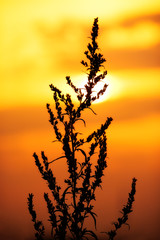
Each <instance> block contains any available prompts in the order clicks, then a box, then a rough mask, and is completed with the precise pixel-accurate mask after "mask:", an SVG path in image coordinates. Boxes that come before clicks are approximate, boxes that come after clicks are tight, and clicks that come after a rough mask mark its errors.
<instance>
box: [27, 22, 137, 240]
mask: <svg viewBox="0 0 160 240" xmlns="http://www.w3.org/2000/svg"><path fill="white" fill-rule="evenodd" d="M97 37H98V18H96V19H94V23H93V27H92V31H91V43H89V44H88V46H87V51H85V52H84V54H85V55H86V58H87V61H84V60H83V61H82V62H81V63H82V65H84V67H85V68H86V71H87V74H88V81H87V83H86V85H85V86H84V88H85V91H83V92H82V89H81V88H77V87H76V86H75V85H74V84H73V83H72V81H71V79H70V77H69V76H67V77H66V81H67V84H68V85H69V86H70V87H71V88H72V89H73V90H74V92H75V94H76V96H77V99H78V102H79V104H78V107H75V105H74V103H73V102H72V99H71V96H70V95H69V94H66V95H64V94H63V93H62V92H61V91H60V90H59V89H58V88H56V87H55V86H54V85H52V84H51V85H50V88H51V91H53V99H54V102H55V113H53V111H52V109H51V107H50V104H47V106H46V107H47V110H48V113H49V116H50V119H49V121H50V123H51V125H52V126H53V129H54V132H55V136H56V141H58V142H60V143H61V144H62V148H63V152H64V155H63V156H60V157H58V158H56V159H54V160H52V161H48V158H47V157H46V156H45V154H44V152H41V157H42V161H40V160H39V157H38V155H37V154H36V153H34V154H33V157H34V159H35V164H36V166H37V168H38V170H39V172H40V174H41V176H42V178H43V179H44V180H45V181H46V182H47V184H48V188H49V189H50V191H51V194H52V197H51V198H50V197H49V195H48V193H44V200H45V201H46V205H47V209H48V214H49V221H50V223H51V229H52V230H51V239H57V240H63V239H64V240H65V239H67V236H68V234H69V235H70V236H71V237H70V238H69V239H71V240H82V239H90V238H94V239H98V237H97V236H96V234H95V233H94V232H93V231H92V230H88V229H87V228H85V227H84V222H85V219H86V218H87V217H88V216H91V217H92V218H93V220H94V223H95V228H96V214H95V212H94V205H93V201H94V200H96V196H95V191H96V189H97V188H98V187H100V186H101V183H102V176H103V175H104V170H105V168H106V167H107V162H106V156H107V147H106V146H107V144H106V141H107V138H106V130H107V128H108V127H109V125H110V123H111V121H112V118H111V117H109V118H107V119H106V121H105V123H104V124H102V125H101V127H100V128H99V129H97V131H94V132H93V133H92V134H90V135H89V136H88V137H87V138H86V139H83V138H80V137H79V132H77V131H76V128H75V123H76V122H77V121H79V120H81V121H83V122H84V124H85V121H84V119H82V118H81V115H82V111H84V110H85V109H87V108H89V109H91V104H92V103H93V102H94V101H95V100H97V99H99V98H100V96H101V95H103V94H104V92H105V91H106V88H107V85H106V84H104V86H103V88H102V89H101V90H100V91H99V92H98V93H97V94H96V96H93V91H94V87H95V86H96V84H97V83H98V82H100V81H101V80H102V79H104V78H105V76H106V74H107V71H104V72H103V73H100V69H101V67H102V66H103V63H104V62H105V61H106V60H105V59H104V58H103V55H102V54H100V53H99V48H98V43H97ZM91 110H92V109H91ZM92 111H93V110H92ZM60 123H61V125H62V126H63V129H60V127H59V124H60ZM85 143H88V144H89V145H90V149H89V153H86V152H85V151H84V149H83V145H84V144H85ZM95 150H96V151H98V156H97V163H96V164H95V165H93V161H92V156H93V155H94V154H95ZM77 152H80V153H81V155H82V157H81V158H80V160H78V159H77ZM61 158H64V159H66V162H67V167H68V178H66V179H64V183H65V186H66V187H65V189H64V190H62V188H61V187H60V186H59V185H58V184H57V181H56V177H55V176H54V174H53V171H52V169H51V167H50V166H51V163H53V162H54V161H56V160H59V159H61ZM135 183H136V180H135V179H133V184H132V190H131V193H130V195H129V199H128V203H127V205H126V207H124V208H123V210H122V211H123V217H122V218H119V219H118V222H115V223H114V226H115V230H113V231H111V232H108V233H107V234H108V236H109V237H110V239H113V238H114V236H115V235H116V231H117V229H118V228H120V227H121V225H122V224H124V223H126V221H127V219H128V213H130V212H131V211H132V210H131V208H132V202H133V201H134V194H135ZM67 196H70V200H71V202H70V204H68V202H67V199H68V198H67ZM28 208H29V212H30V214H31V216H32V221H33V222H34V228H35V231H36V233H35V237H36V239H37V240H41V239H44V238H45V229H44V226H43V224H42V222H41V221H38V220H37V217H36V212H35V210H34V206H33V194H29V197H28Z"/></svg>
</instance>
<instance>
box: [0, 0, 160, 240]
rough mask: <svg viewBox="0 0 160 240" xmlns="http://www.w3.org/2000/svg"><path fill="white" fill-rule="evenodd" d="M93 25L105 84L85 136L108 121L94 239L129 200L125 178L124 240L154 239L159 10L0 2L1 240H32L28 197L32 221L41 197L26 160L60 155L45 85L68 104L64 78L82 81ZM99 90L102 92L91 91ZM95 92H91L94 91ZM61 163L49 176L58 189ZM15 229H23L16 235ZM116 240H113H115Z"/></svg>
mask: <svg viewBox="0 0 160 240" xmlns="http://www.w3.org/2000/svg"><path fill="white" fill-rule="evenodd" d="M95 17H98V18H99V28H100V31H99V40H98V42H99V47H100V50H101V52H102V54H103V55H104V57H105V58H106V60H107V62H106V63H105V68H106V70H107V71H108V75H107V77H106V82H107V83H108V84H109V87H108V89H107V92H106V94H105V96H103V98H102V99H101V101H99V102H97V103H95V104H94V105H93V109H94V111H95V112H96V113H97V115H96V116H95V115H93V114H92V112H89V111H86V113H85V114H84V118H85V120H86V123H87V127H86V128H84V126H83V125H79V127H80V129H81V131H82V132H83V133H84V135H85V134H86V135H87V134H89V133H91V132H92V131H93V130H95V129H97V128H98V127H99V126H100V124H101V123H103V122H104V121H105V119H106V117H110V116H111V117H113V119H114V121H113V123H112V124H111V126H110V127H109V129H108V135H107V137H108V160H107V161H108V168H107V169H106V172H105V177H104V178H103V180H104V185H103V190H102V191H98V196H97V201H96V203H95V205H96V211H97V214H98V216H99V229H100V231H107V230H110V228H111V227H112V222H113V221H115V220H116V218H117V217H118V216H120V213H119V211H120V210H121V209H122V207H123V205H124V204H125V203H126V201H127V197H128V195H127V194H128V192H129V191H130V185H131V179H132V178H133V177H136V178H137V179H138V182H137V193H136V202H135V204H134V211H133V213H132V215H131V216H130V219H129V223H130V225H131V230H130V231H128V228H127V227H124V229H123V230H122V231H121V232H120V236H121V238H122V239H123V240H128V239H129V240H135V239H136V240H151V239H152V240H154V239H157V238H156V236H157V234H158V232H159V226H158V221H159V214H160V207H159V202H160V191H159V183H160V176H159V171H160V163H159V160H160V157H159V156H160V151H159V147H160V146H159V140H160V139H159V137H160V130H159V129H160V128H159V120H160V113H159V106H160V101H159V100H160V97H159V96H160V66H159V63H160V1H159V0H152V1H151V0H141V1H138V0H134V1H127V0H112V1H109V0H99V1H96V0H92V1H90V0H81V1H79V0H77V1H76V0H68V1H65V0H61V1H55V0H52V1H51V0H46V1H42V0H39V1H37V0H23V1H20V0H14V1H12V0H5V1H3V0H1V1H0V36H1V37H0V79H1V87H0V91H1V94H0V121H1V124H0V133H1V145H0V154H1V168H0V181H1V199H0V203H1V205H0V206H1V210H0V221H1V224H0V239H3V240H14V239H17V240H22V239H24V240H30V236H32V237H33V226H32V223H31V219H30V216H29V213H28V211H27V204H26V202H27V200H26V199H27V194H28V193H29V192H33V193H34V194H35V199H36V200H35V201H36V202H35V206H36V208H37V212H39V216H40V217H41V216H43V215H45V216H46V210H44V209H45V206H44V208H42V207H41V206H43V192H44V191H47V189H46V185H45V183H43V181H42V179H41V177H40V175H39V173H38V171H37V169H36V167H35V165H34V160H33V158H32V154H33V152H34V151H36V152H37V154H39V153H40V151H41V150H44V151H45V152H46V155H48V156H49V158H51V159H52V158H54V157H58V156H59V154H61V153H62V150H61V148H60V146H57V145H56V144H55V145H54V144H53V143H52V141H53V140H54V138H55V136H54V133H53V131H52V128H51V126H50V125H49V122H48V118H49V116H48V114H47V110H46V107H45V105H46V103H47V102H49V103H51V104H52V103H53V100H52V93H51V91H50V88H49V84H51V83H53V84H54V85H55V86H57V87H59V88H60V89H61V90H62V91H63V92H65V93H66V92H69V93H70V94H71V95H72V97H73V99H74V101H75V96H74V95H73V92H72V91H70V89H69V87H68V86H67V85H66V84H65V76H70V77H71V79H72V81H73V82H74V83H75V84H76V85H77V86H78V87H81V86H82V85H83V84H84V83H85V81H86V79H87V75H86V74H85V69H84V67H83V66H82V65H81V64H80V62H81V60H82V59H85V56H84V54H83V53H84V51H85V50H86V46H87V43H88V41H89V38H88V37H89V36H90V30H91V27H92V23H93V20H94V18H95ZM99 87H100V86H99ZM97 89H98V88H97ZM63 165H65V161H63V162H62V161H60V162H59V163H57V165H56V166H54V167H55V175H56V176H57V179H58V181H59V182H60V183H62V182H63V173H64V172H63V170H62V166H63ZM20 229H21V230H20ZM121 238H119V240H120V239H121Z"/></svg>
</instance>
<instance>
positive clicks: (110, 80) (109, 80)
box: [72, 74, 122, 104]
mask: <svg viewBox="0 0 160 240" xmlns="http://www.w3.org/2000/svg"><path fill="white" fill-rule="evenodd" d="M72 79H73V81H74V83H75V84H76V86H77V87H78V88H81V89H82V92H83V93H85V89H84V85H85V84H86V83H87V78H86V76H84V75H79V76H75V77H73V78H72ZM104 84H107V85H108V86H107V89H106V91H105V93H104V94H103V95H101V96H100V98H99V99H97V100H96V101H94V102H93V104H97V103H101V102H104V101H107V100H109V99H113V98H117V97H118V95H119V94H120V93H121V90H122V86H121V85H120V83H119V82H118V80H117V78H116V77H115V76H113V75H111V74H107V76H106V78H105V79H103V80H101V81H100V82H99V83H97V85H96V86H95V87H94V89H93V95H92V96H96V95H97V93H98V92H99V91H100V90H101V89H102V88H103V86H104Z"/></svg>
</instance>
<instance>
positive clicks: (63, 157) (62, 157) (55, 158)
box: [48, 156, 66, 164]
mask: <svg viewBox="0 0 160 240" xmlns="http://www.w3.org/2000/svg"><path fill="white" fill-rule="evenodd" d="M61 158H66V156H61V157H58V158H55V159H54V160H52V161H51V162H49V163H48V164H50V163H52V162H55V161H57V160H58V159H61Z"/></svg>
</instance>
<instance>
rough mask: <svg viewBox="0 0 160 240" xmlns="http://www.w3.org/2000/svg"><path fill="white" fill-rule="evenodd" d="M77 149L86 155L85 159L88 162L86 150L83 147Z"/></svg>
mask: <svg viewBox="0 0 160 240" xmlns="http://www.w3.org/2000/svg"><path fill="white" fill-rule="evenodd" d="M76 151H81V153H82V154H83V155H84V156H85V161H86V162H87V155H86V153H85V151H84V150H83V149H81V148H77V149H76Z"/></svg>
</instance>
